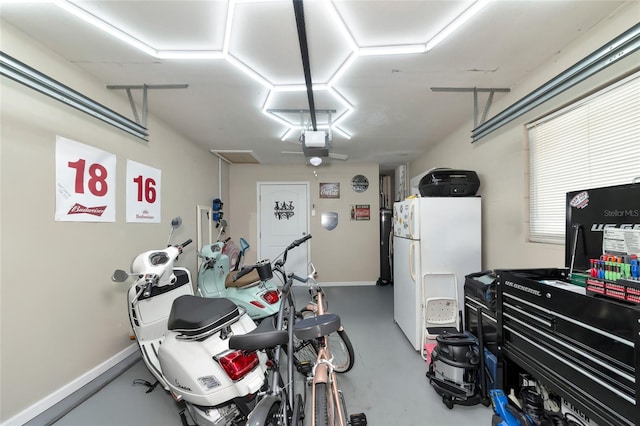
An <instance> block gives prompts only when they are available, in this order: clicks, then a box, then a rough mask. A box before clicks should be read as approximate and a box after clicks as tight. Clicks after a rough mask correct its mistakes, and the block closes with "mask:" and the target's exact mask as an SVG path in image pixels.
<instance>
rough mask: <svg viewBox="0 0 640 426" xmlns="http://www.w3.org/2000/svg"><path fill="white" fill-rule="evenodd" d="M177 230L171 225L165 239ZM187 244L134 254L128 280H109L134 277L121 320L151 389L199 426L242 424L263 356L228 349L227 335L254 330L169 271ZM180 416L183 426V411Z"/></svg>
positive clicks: (234, 310) (177, 270)
mask: <svg viewBox="0 0 640 426" xmlns="http://www.w3.org/2000/svg"><path fill="white" fill-rule="evenodd" d="M180 223H181V220H179V218H176V219H174V220H173V221H172V229H171V232H172V233H173V230H174V229H175V228H176V227H177V226H180ZM169 240H171V236H170V237H169ZM189 243H191V240H190V239H189V240H187V241H185V242H184V243H182V244H180V245H174V246H171V245H170V246H168V247H166V248H164V249H159V250H151V251H147V252H144V253H141V254H139V255H138V256H137V257H136V258H135V259H134V261H133V264H132V266H131V271H132V273H127V272H125V271H123V270H116V271H115V272H114V274H113V277H112V279H113V281H117V282H124V281H126V280H127V279H128V278H129V277H130V276H135V281H134V282H133V283H132V284H131V287H130V288H129V291H128V294H127V300H128V305H127V306H128V310H129V319H130V320H131V327H132V328H133V331H134V333H135V336H136V339H137V341H138V345H139V346H140V351H141V352H142V358H143V359H144V362H145V364H146V366H147V368H148V369H149V371H150V372H151V373H152V374H153V375H154V376H155V378H156V379H157V380H158V382H159V384H161V385H162V387H163V388H164V389H165V390H166V391H168V392H170V393H171V395H172V396H173V397H174V399H175V400H176V402H178V404H179V405H180V406H181V407H185V408H186V411H187V412H188V413H189V415H190V417H191V419H192V420H193V421H194V422H195V423H197V424H198V425H200V426H214V425H215V426H221V425H229V424H235V423H242V422H243V421H244V419H246V417H247V416H248V414H249V413H250V412H251V410H252V409H253V407H254V406H255V403H256V394H257V391H258V390H260V388H261V387H262V386H263V385H264V383H265V375H266V371H267V368H266V361H267V359H266V355H265V354H263V353H261V352H260V353H259V352H255V351H253V352H248V351H240V350H230V349H229V337H230V336H233V335H241V334H246V333H248V332H249V331H251V330H253V329H255V328H256V325H255V323H254V322H253V320H251V318H250V317H249V316H248V315H247V314H246V313H245V312H244V311H243V310H242V309H241V308H239V307H238V306H236V305H235V304H234V303H232V302H231V301H230V300H228V299H224V298H219V299H205V298H202V297H197V296H194V294H193V286H192V282H191V274H190V273H189V270H187V269H186V268H182V267H174V262H175V261H176V260H177V258H178V255H180V254H181V253H182V249H183V248H184V247H185V246H186V245H188V244H189ZM180 417H181V418H182V422H183V424H187V421H186V417H185V414H184V409H183V410H181V412H180Z"/></svg>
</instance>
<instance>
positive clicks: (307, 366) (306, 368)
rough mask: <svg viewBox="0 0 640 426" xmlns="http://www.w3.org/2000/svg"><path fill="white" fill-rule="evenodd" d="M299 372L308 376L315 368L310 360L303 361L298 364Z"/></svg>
mask: <svg viewBox="0 0 640 426" xmlns="http://www.w3.org/2000/svg"><path fill="white" fill-rule="evenodd" d="M296 368H297V370H298V373H300V374H304V375H305V376H308V375H309V374H310V373H311V371H312V370H313V364H312V363H311V362H309V361H301V362H299V363H298V365H296Z"/></svg>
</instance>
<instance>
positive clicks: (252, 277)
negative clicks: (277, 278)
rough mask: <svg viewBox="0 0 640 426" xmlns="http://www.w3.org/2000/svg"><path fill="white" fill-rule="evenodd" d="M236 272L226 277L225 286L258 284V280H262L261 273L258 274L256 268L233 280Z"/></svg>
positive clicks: (237, 286)
mask: <svg viewBox="0 0 640 426" xmlns="http://www.w3.org/2000/svg"><path fill="white" fill-rule="evenodd" d="M234 275H235V274H234V273H231V272H230V273H229V274H227V278H225V280H224V286H225V288H230V287H236V288H239V287H246V286H249V285H252V284H257V283H258V281H260V275H258V271H257V270H256V269H254V270H253V271H251V272H249V273H248V274H247V275H243V276H241V277H240V279H238V280H236V281H233V276H234Z"/></svg>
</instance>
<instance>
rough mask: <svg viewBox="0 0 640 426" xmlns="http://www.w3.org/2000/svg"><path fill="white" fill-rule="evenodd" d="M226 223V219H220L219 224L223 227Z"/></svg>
mask: <svg viewBox="0 0 640 426" xmlns="http://www.w3.org/2000/svg"><path fill="white" fill-rule="evenodd" d="M227 225H229V224H228V223H227V221H226V220H224V219H220V226H222V227H223V228H226V227H227Z"/></svg>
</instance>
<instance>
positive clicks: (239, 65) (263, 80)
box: [225, 54, 274, 90]
mask: <svg viewBox="0 0 640 426" xmlns="http://www.w3.org/2000/svg"><path fill="white" fill-rule="evenodd" d="M225 59H226V60H227V61H229V62H230V63H231V64H233V65H235V66H236V67H237V68H238V69H240V70H241V71H243V72H244V73H245V74H246V75H248V76H249V77H251V78H252V79H254V80H255V81H257V82H258V83H260V84H261V85H263V86H264V87H266V88H267V89H269V90H273V87H274V86H273V84H271V82H270V81H269V80H267V79H266V78H264V77H263V76H261V75H260V74H258V73H257V72H256V71H255V70H254V69H253V68H251V67H249V66H248V65H246V64H245V63H243V62H241V61H240V60H238V59H237V58H235V57H234V56H233V55H230V54H228V55H225Z"/></svg>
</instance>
